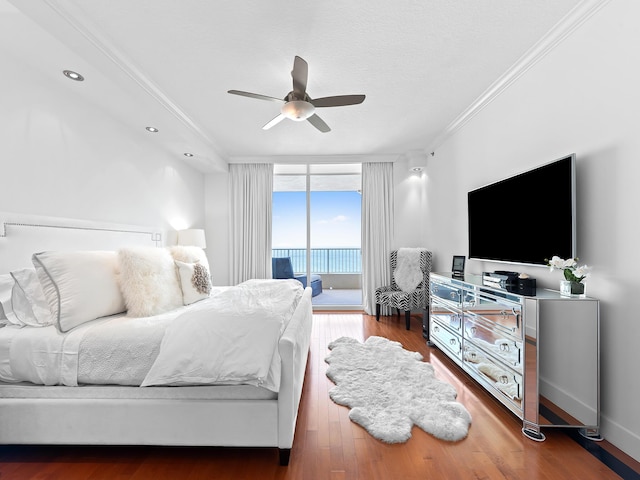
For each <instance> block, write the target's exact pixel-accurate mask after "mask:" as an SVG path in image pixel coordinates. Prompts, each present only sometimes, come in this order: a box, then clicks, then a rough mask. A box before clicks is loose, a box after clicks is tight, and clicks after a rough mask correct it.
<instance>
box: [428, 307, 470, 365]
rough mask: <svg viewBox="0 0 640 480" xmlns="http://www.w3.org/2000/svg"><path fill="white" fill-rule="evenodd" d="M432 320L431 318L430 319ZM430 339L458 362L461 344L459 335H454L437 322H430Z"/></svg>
mask: <svg viewBox="0 0 640 480" xmlns="http://www.w3.org/2000/svg"><path fill="white" fill-rule="evenodd" d="M431 318H432V320H433V317H431ZM430 337H431V340H432V341H433V342H435V343H436V344H437V345H438V346H440V347H441V348H444V349H446V350H448V351H449V353H450V354H451V355H453V356H454V357H456V358H457V359H458V360H460V359H461V358H462V357H461V354H462V343H461V341H462V340H461V338H460V336H459V335H456V334H454V333H453V332H451V330H449V329H448V328H446V327H445V326H444V325H442V324H441V323H439V322H438V321H437V320H436V321H432V322H431V328H430Z"/></svg>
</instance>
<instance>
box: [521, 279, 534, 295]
mask: <svg viewBox="0 0 640 480" xmlns="http://www.w3.org/2000/svg"><path fill="white" fill-rule="evenodd" d="M518 293H519V294H520V295H526V296H528V297H535V296H536V279H535V278H518Z"/></svg>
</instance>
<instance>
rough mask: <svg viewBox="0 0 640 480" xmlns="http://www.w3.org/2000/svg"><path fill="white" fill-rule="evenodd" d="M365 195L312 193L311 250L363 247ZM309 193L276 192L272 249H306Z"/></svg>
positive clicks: (274, 195) (355, 193)
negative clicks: (362, 204)
mask: <svg viewBox="0 0 640 480" xmlns="http://www.w3.org/2000/svg"><path fill="white" fill-rule="evenodd" d="M361 201H362V196H361V195H360V194H359V193H358V192H327V191H322V192H311V248H360V219H361V214H360V210H361ZM306 232H307V227H306V193H305V192H274V193H273V233H272V248H305V247H306V244H307V242H306Z"/></svg>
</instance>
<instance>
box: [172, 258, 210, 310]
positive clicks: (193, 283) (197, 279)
mask: <svg viewBox="0 0 640 480" xmlns="http://www.w3.org/2000/svg"><path fill="white" fill-rule="evenodd" d="M176 268H177V269H178V277H180V286H181V287H182V303H184V304H185V305H191V304H192V303H195V302H197V301H199V300H204V299H205V298H208V297H209V294H210V293H211V277H210V276H209V270H207V267H205V266H204V265H203V264H201V263H185V262H180V261H178V260H176Z"/></svg>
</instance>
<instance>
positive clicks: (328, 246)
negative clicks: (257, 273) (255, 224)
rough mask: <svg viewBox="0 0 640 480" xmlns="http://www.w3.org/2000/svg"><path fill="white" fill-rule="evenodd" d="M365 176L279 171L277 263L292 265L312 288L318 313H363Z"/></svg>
mask: <svg viewBox="0 0 640 480" xmlns="http://www.w3.org/2000/svg"><path fill="white" fill-rule="evenodd" d="M360 171H361V166H360V164H350V165H344V164H341V165H329V164H320V165H275V166H274V192H273V225H272V229H273V238H272V244H273V257H276V258H279V259H284V260H279V261H284V262H289V261H290V263H291V266H292V269H293V272H294V276H295V277H296V278H298V279H299V280H300V281H302V282H303V284H305V285H309V286H311V288H312V290H313V294H314V296H313V305H314V308H316V309H331V308H340V309H360V308H362V290H361V287H362V278H361V277H362V265H361V251H360V242H361V198H360V188H361V175H360ZM286 259H289V260H286Z"/></svg>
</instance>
